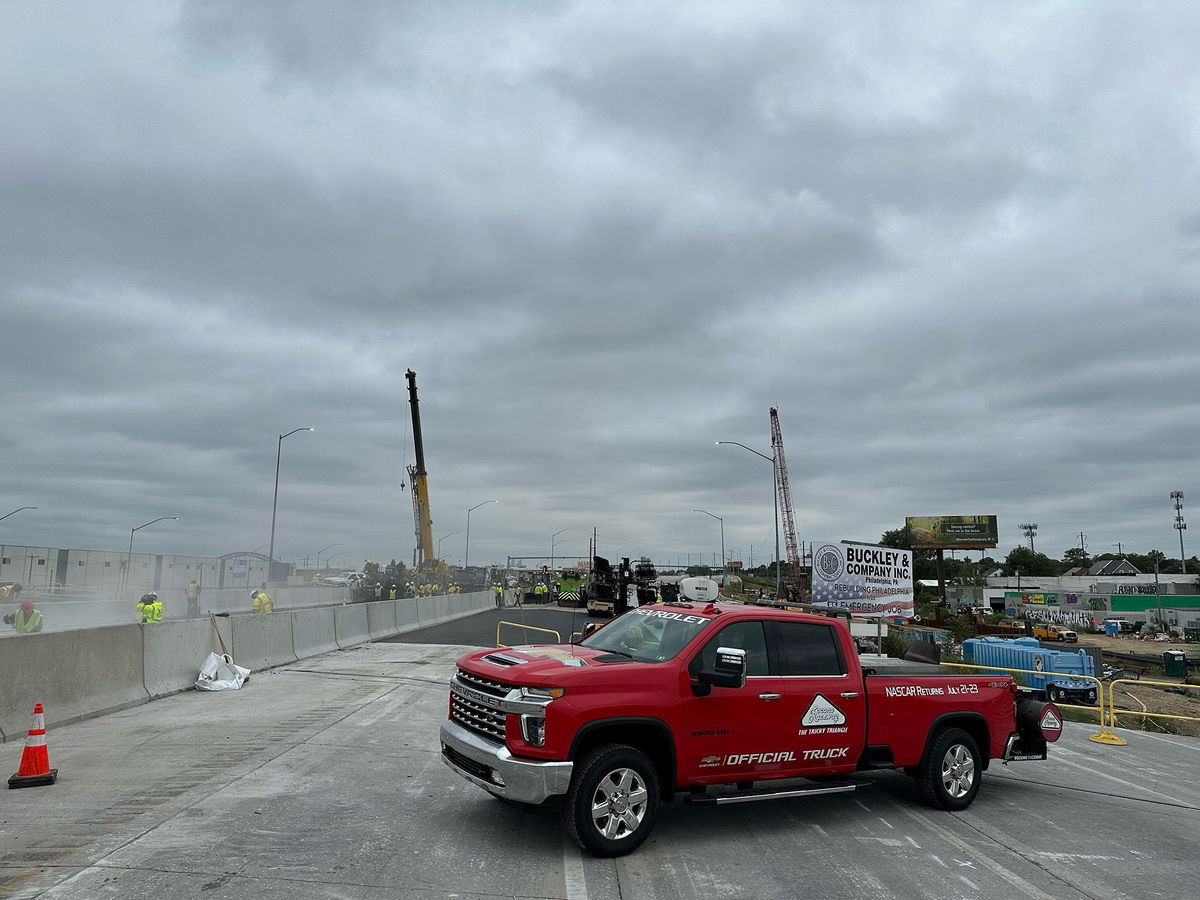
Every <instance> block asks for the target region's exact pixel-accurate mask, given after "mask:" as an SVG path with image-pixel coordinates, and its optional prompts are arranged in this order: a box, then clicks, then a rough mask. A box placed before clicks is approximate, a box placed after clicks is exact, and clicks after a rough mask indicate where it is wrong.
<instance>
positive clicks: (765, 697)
mask: <svg viewBox="0 0 1200 900" xmlns="http://www.w3.org/2000/svg"><path fill="white" fill-rule="evenodd" d="M782 696H783V694H759V695H758V699H759V700H778V699H779V698H780V697H782Z"/></svg>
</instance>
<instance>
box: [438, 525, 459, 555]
mask: <svg viewBox="0 0 1200 900" xmlns="http://www.w3.org/2000/svg"><path fill="white" fill-rule="evenodd" d="M456 534H462V532H461V531H452V532H450V533H449V534H443V535H442V536H441V537H440V538H438V548H437V557H438V559H441V558H442V541H444V540H445V539H446V538H448V537H454V535H456Z"/></svg>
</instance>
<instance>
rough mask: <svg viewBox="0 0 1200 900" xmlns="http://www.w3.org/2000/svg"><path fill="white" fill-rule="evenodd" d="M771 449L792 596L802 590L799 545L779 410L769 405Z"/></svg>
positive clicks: (801, 565) (801, 563) (801, 566)
mask: <svg viewBox="0 0 1200 900" xmlns="http://www.w3.org/2000/svg"><path fill="white" fill-rule="evenodd" d="M771 449H772V450H773V451H774V455H775V490H776V491H778V494H779V508H780V510H781V511H782V513H783V534H784V541H785V544H786V546H787V557H788V564H789V565H790V566H791V567H792V577H791V585H792V592H793V596H798V595H799V594H800V593H801V591H802V586H801V575H800V571H801V569H802V568H803V565H804V564H803V561H802V560H801V559H800V550H799V545H798V543H797V541H796V519H795V516H794V515H793V513H792V490H791V488H790V487H789V486H788V470H787V460H786V459H784V456H783V432H781V431H780V430H779V411H778V410H777V409H776V408H775V407H774V406H772V407H771Z"/></svg>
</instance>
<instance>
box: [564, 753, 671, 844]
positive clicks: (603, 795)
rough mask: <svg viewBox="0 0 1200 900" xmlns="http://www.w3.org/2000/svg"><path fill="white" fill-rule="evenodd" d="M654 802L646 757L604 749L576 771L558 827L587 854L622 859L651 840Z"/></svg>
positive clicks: (654, 782) (651, 770)
mask: <svg viewBox="0 0 1200 900" xmlns="http://www.w3.org/2000/svg"><path fill="white" fill-rule="evenodd" d="M658 801H659V787H658V773H657V772H656V771H655V769H654V765H653V763H651V762H650V760H649V759H648V758H647V757H646V754H644V753H642V752H641V751H640V750H636V749H634V748H633V747H630V746H627V745H625V744H605V745H604V746H601V747H597V748H596V749H595V750H593V751H591V752H590V753H589V754H588V755H587V756H585V757H584V758H583V761H582V762H581V763H580V764H579V765H578V766H576V768H575V775H574V777H573V778H572V779H571V787H570V789H569V790H568V791H567V796H566V799H565V800H564V801H563V824H564V825H565V826H566V829H567V833H568V834H569V835H571V837H572V838H573V839H574V840H575V842H576V843H578V844H579V846H580V847H582V848H583V849H585V850H587V851H589V852H590V853H593V854H594V855H596V856H623V855H624V854H626V853H631V852H632V851H634V850H636V849H637V848H638V847H639V846H640V845H641V843H642V841H644V840H645V839H646V837H647V835H649V834H650V829H651V828H653V827H654V820H655V818H656V817H657V816H658Z"/></svg>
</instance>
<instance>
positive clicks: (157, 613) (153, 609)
mask: <svg viewBox="0 0 1200 900" xmlns="http://www.w3.org/2000/svg"><path fill="white" fill-rule="evenodd" d="M137 611H138V615H139V616H141V617H142V624H143V625H153V624H155V623H156V622H161V621H162V617H163V605H162V604H161V603H159V602H158V594H156V593H155V592H154V591H150V592H148V593H145V594H142V598H141V599H140V600H138V602H137Z"/></svg>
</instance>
